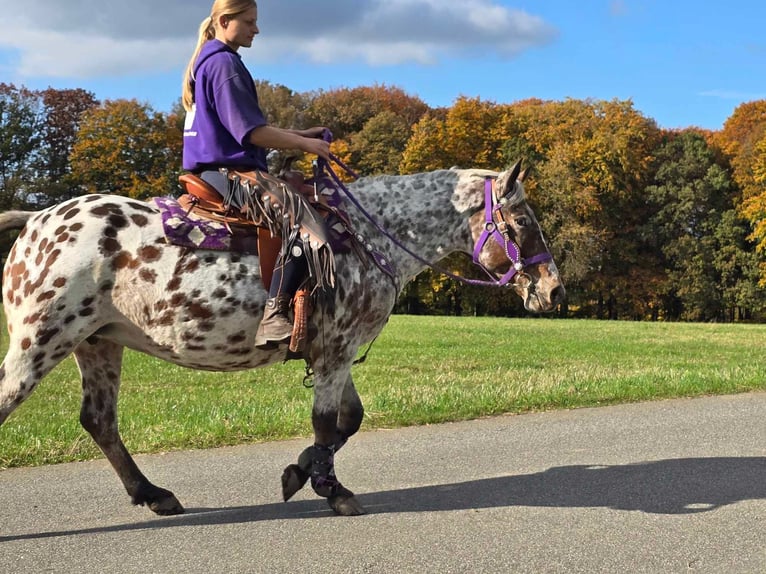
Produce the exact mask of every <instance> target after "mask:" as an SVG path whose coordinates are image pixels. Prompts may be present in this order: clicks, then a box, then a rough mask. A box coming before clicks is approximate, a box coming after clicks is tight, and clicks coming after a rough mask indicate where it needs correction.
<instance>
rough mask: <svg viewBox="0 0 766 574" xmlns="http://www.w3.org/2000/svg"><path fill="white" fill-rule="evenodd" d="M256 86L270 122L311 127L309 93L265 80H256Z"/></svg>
mask: <svg viewBox="0 0 766 574" xmlns="http://www.w3.org/2000/svg"><path fill="white" fill-rule="evenodd" d="M255 86H256V89H257V91H258V104H259V105H260V107H261V111H262V112H263V114H264V115H265V116H266V119H267V121H268V122H269V123H270V124H272V125H275V126H277V127H280V128H285V129H304V128H307V127H310V126H309V125H307V124H306V109H307V107H308V104H309V101H310V97H309V95H307V94H300V93H297V92H294V91H293V90H291V89H290V88H288V87H287V86H283V85H281V84H272V83H271V82H267V81H264V80H256V81H255Z"/></svg>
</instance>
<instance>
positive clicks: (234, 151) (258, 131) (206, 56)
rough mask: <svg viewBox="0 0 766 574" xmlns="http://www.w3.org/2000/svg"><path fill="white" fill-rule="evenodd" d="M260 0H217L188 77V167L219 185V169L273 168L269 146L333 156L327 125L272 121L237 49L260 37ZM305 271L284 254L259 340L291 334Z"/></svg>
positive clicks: (185, 99) (300, 262) (296, 260)
mask: <svg viewBox="0 0 766 574" xmlns="http://www.w3.org/2000/svg"><path fill="white" fill-rule="evenodd" d="M257 20H258V7H257V5H256V3H255V1H254V0H215V1H214V2H213V6H212V8H211V10H210V16H208V17H207V18H205V19H204V20H203V21H202V24H201V25H200V29H199V40H198V42H197V48H196V49H195V51H194V55H193V56H192V57H191V60H190V61H189V65H188V67H187V69H186V73H185V75H184V82H183V98H182V101H183V106H184V108H185V109H186V125H185V128H184V146H183V167H184V169H185V170H188V171H191V172H193V173H196V174H198V175H200V176H201V177H202V178H203V179H205V180H207V181H209V182H210V183H212V184H213V185H215V183H216V182H215V180H216V178H218V179H219V180H220V179H221V178H222V177H223V176H222V175H221V173H220V172H219V171H218V169H219V168H222V167H227V168H230V169H236V170H238V171H252V170H259V171H267V170H268V166H267V162H266V154H267V152H266V149H265V148H277V149H298V150H301V151H303V152H306V153H309V154H314V155H317V156H319V157H320V158H323V159H329V155H330V147H329V144H328V143H327V142H326V141H324V140H323V139H321V137H322V134H323V133H324V130H325V128H323V127H313V128H309V129H306V130H290V129H282V128H278V127H275V126H271V125H268V123H267V121H266V118H265V117H264V115H263V112H262V111H261V108H260V106H259V104H258V94H257V93H256V89H255V82H254V81H253V78H252V76H251V75H250V73H249V72H248V70H247V68H246V67H245V65H244V64H243V62H242V58H241V56H240V55H239V53H238V50H239V48H243V47H244V48H249V47H250V46H251V45H252V42H253V37H254V36H255V35H256V34H258V32H259V30H258V24H257ZM305 276H306V262H305V258H304V257H298V258H296V257H292V256H289V254H285V253H281V254H280V259H279V261H278V262H277V265H276V267H275V269H274V275H273V278H272V281H271V285H270V288H269V299H268V300H267V301H266V310H265V311H264V316H263V319H262V321H261V324H260V326H259V328H258V333H257V334H256V338H255V344H256V346H258V347H268V346H270V345H272V344H274V343H280V342H284V341H286V340H288V339H289V337H290V335H291V333H292V323H291V322H290V320H289V318H288V316H287V311H288V308H289V304H290V301H291V299H292V297H293V296H294V295H295V292H296V290H297V289H298V287H299V286H300V283H301V282H302V281H303V279H304V278H305Z"/></svg>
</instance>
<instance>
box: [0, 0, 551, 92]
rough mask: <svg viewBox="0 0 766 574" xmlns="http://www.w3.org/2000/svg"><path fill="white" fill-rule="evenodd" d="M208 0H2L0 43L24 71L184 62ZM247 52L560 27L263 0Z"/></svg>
mask: <svg viewBox="0 0 766 574" xmlns="http://www.w3.org/2000/svg"><path fill="white" fill-rule="evenodd" d="M211 4H212V2H211V1H210V0H162V1H161V2H157V1H156V0H132V1H131V2H126V1H123V2H103V1H98V2H97V1H96V0H67V1H66V2H63V1H62V0H25V2H23V3H19V2H18V1H17V0H0V12H2V13H3V15H4V16H3V19H4V24H3V34H2V35H0V49H6V50H11V51H13V52H14V53H15V54H16V57H14V62H13V63H14V64H15V65H16V70H15V72H16V73H17V74H19V75H21V76H22V77H34V76H51V77H73V78H88V77H94V76H103V75H107V76H108V75H126V74H131V73H136V74H138V73H146V72H155V71H162V70H166V69H172V68H178V67H182V66H183V65H184V64H185V63H186V60H187V58H188V57H189V55H190V53H191V51H192V49H193V47H194V43H195V41H196V34H197V29H198V27H199V23H200V22H201V21H202V19H203V18H204V17H205V16H206V15H207V14H208V11H209V9H210V6H211ZM259 9H260V12H259V26H260V28H261V36H260V37H259V38H257V39H256V42H255V43H254V45H253V49H252V50H251V51H248V52H247V57H248V59H250V58H253V59H256V60H259V61H269V62H276V61H279V60H280V59H283V58H286V57H287V58H295V57H299V58H303V59H307V60H309V61H312V62H317V63H324V64H343V63H346V62H351V61H355V62H358V61H362V62H365V63H367V64H369V65H393V64H401V63H416V64H432V63H435V62H438V61H439V60H440V59H441V58H443V57H445V56H457V57H460V56H462V55H467V54H476V53H481V54H486V55H492V54H495V55H499V56H501V57H512V56H515V55H517V54H519V53H521V52H523V51H524V50H527V49H530V48H534V47H536V46H541V45H544V44H547V43H549V42H551V41H552V40H553V39H554V38H555V36H556V30H555V29H554V28H553V27H551V26H550V25H548V24H547V23H546V22H544V21H543V20H542V19H540V18H538V17H536V16H533V15H530V14H528V13H526V12H522V11H518V10H512V9H509V8H506V7H504V6H503V5H501V4H500V3H499V2H498V0H325V1H324V2H322V3H317V2H309V1H303V0H295V1H290V0H283V1H280V2H268V3H267V2H264V1H262V2H261V3H260V4H259Z"/></svg>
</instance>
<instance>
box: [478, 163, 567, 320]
mask: <svg viewBox="0 0 766 574" xmlns="http://www.w3.org/2000/svg"><path fill="white" fill-rule="evenodd" d="M527 173H528V170H524V171H523V172H522V171H521V162H518V163H516V165H515V166H513V168H511V169H510V170H508V171H504V172H502V173H500V174H497V176H496V177H493V176H492V175H489V174H485V175H484V188H483V190H484V202H483V207H484V208H483V209H482V210H480V211H478V212H477V213H475V214H474V215H472V216H471V218H470V226H471V235H472V238H473V242H474V246H475V247H474V252H473V258H474V262H476V263H478V264H479V265H481V266H482V267H484V268H485V269H486V270H487V271H489V272H490V273H492V274H494V275H495V276H497V277H498V281H499V282H500V283H503V284H507V285H509V286H510V287H512V288H513V290H514V291H516V293H517V294H518V295H519V296H520V297H521V298H522V299H523V301H524V307H525V308H526V309H527V310H528V311H533V312H535V313H543V312H548V311H552V310H553V309H555V308H556V306H557V305H558V304H559V303H561V302H562V301H563V300H564V297H565V296H566V291H565V289H564V285H563V283H562V282H561V277H560V276H559V272H558V269H557V268H556V264H555V263H554V262H553V257H552V256H551V254H550V251H549V250H548V246H547V245H546V243H545V238H544V237H543V232H542V230H541V229H540V225H539V223H538V222H537V218H536V217H535V214H534V212H533V211H532V208H531V207H530V206H529V204H528V203H527V199H526V195H525V192H524V178H525V177H526V175H527ZM473 186H474V188H475V186H476V180H475V178H474V182H473Z"/></svg>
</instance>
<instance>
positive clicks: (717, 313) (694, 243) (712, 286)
mask: <svg viewBox="0 0 766 574" xmlns="http://www.w3.org/2000/svg"><path fill="white" fill-rule="evenodd" d="M656 158H657V170H656V173H655V181H654V184H653V185H651V186H649V187H648V188H647V190H646V193H647V198H648V199H649V201H650V204H651V205H652V207H653V209H654V215H653V216H652V217H651V219H650V220H649V222H648V225H647V227H646V228H645V230H644V232H643V233H644V235H645V236H646V237H648V238H650V239H649V241H648V242H647V243H648V244H649V245H650V246H651V248H652V249H653V250H654V251H656V252H657V253H661V254H662V257H663V260H662V261H663V265H664V267H665V273H666V277H667V280H666V282H665V284H664V285H663V286H662V292H663V298H664V301H665V304H666V308H665V309H664V313H665V316H666V317H668V318H671V319H686V320H695V321H706V320H727V319H732V318H742V317H744V316H746V315H747V314H748V313H749V312H750V311H751V310H753V309H759V308H760V307H761V306H762V299H763V297H762V296H761V297H757V296H754V295H755V288H756V284H755V282H754V276H757V266H756V265H755V262H754V259H753V250H752V247H751V246H749V245H748V244H747V241H746V236H747V227H746V225H745V222H744V221H743V220H742V219H741V218H740V217H738V216H737V215H736V212H735V211H734V208H733V207H734V196H735V194H734V193H733V191H732V190H733V189H734V184H733V182H732V181H731V179H730V177H729V175H728V174H727V172H726V170H725V169H723V167H722V166H720V165H718V164H717V163H716V158H715V154H714V151H713V150H712V149H711V148H710V147H709V146H708V144H707V142H706V141H705V139H704V137H703V136H701V135H700V134H698V133H695V132H694V131H686V132H681V133H679V134H674V135H672V136H671V137H670V138H669V139H668V141H667V142H666V143H665V144H664V145H663V146H661V147H660V148H659V149H658V150H657V152H656ZM746 297H749V298H750V299H749V300H748V299H746ZM759 299H761V301H760V302H759Z"/></svg>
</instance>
